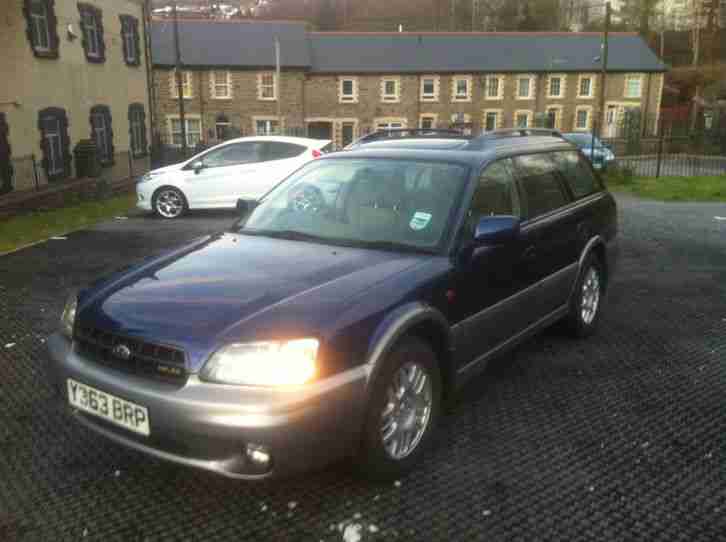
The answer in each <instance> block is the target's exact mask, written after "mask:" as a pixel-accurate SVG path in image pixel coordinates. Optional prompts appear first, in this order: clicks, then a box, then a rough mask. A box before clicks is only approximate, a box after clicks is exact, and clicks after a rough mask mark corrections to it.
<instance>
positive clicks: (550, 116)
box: [546, 107, 562, 130]
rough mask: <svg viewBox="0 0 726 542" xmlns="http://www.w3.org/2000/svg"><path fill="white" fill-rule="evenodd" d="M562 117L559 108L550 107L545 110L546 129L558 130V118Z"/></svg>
mask: <svg viewBox="0 0 726 542" xmlns="http://www.w3.org/2000/svg"><path fill="white" fill-rule="evenodd" d="M561 116H562V109H561V108H560V107H550V108H549V109H547V116H546V122H547V126H546V127H547V128H550V129H557V130H559V129H560V118H561Z"/></svg>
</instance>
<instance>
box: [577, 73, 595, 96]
mask: <svg viewBox="0 0 726 542" xmlns="http://www.w3.org/2000/svg"><path fill="white" fill-rule="evenodd" d="M578 97H580V98H591V97H592V77H581V78H580V88H579V92H578Z"/></svg>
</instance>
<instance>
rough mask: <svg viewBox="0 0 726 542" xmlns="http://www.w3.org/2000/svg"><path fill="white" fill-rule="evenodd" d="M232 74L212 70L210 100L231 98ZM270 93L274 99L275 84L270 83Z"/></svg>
mask: <svg viewBox="0 0 726 542" xmlns="http://www.w3.org/2000/svg"><path fill="white" fill-rule="evenodd" d="M231 75H232V74H230V73H229V72H228V71H224V70H213V71H212V72H211V74H210V76H211V78H212V98H214V99H216V100H228V99H229V98H231V97H232V81H231V79H232V77H231ZM272 92H273V98H274V92H275V82H274V79H273V82H272Z"/></svg>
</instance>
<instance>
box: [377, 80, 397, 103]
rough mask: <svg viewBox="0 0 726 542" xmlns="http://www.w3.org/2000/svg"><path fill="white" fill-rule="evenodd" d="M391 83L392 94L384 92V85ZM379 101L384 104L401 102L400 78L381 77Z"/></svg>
mask: <svg viewBox="0 0 726 542" xmlns="http://www.w3.org/2000/svg"><path fill="white" fill-rule="evenodd" d="M388 83H393V86H394V89H393V94H389V93H387V92H386V85H387V84H388ZM381 101H382V102H386V103H398V102H400V101H401V78H400V77H382V78H381Z"/></svg>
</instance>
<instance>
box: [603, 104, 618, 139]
mask: <svg viewBox="0 0 726 542" xmlns="http://www.w3.org/2000/svg"><path fill="white" fill-rule="evenodd" d="M605 133H606V134H607V135H606V137H608V138H613V137H617V135H618V106H617V105H609V106H607V109H606V110H605Z"/></svg>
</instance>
